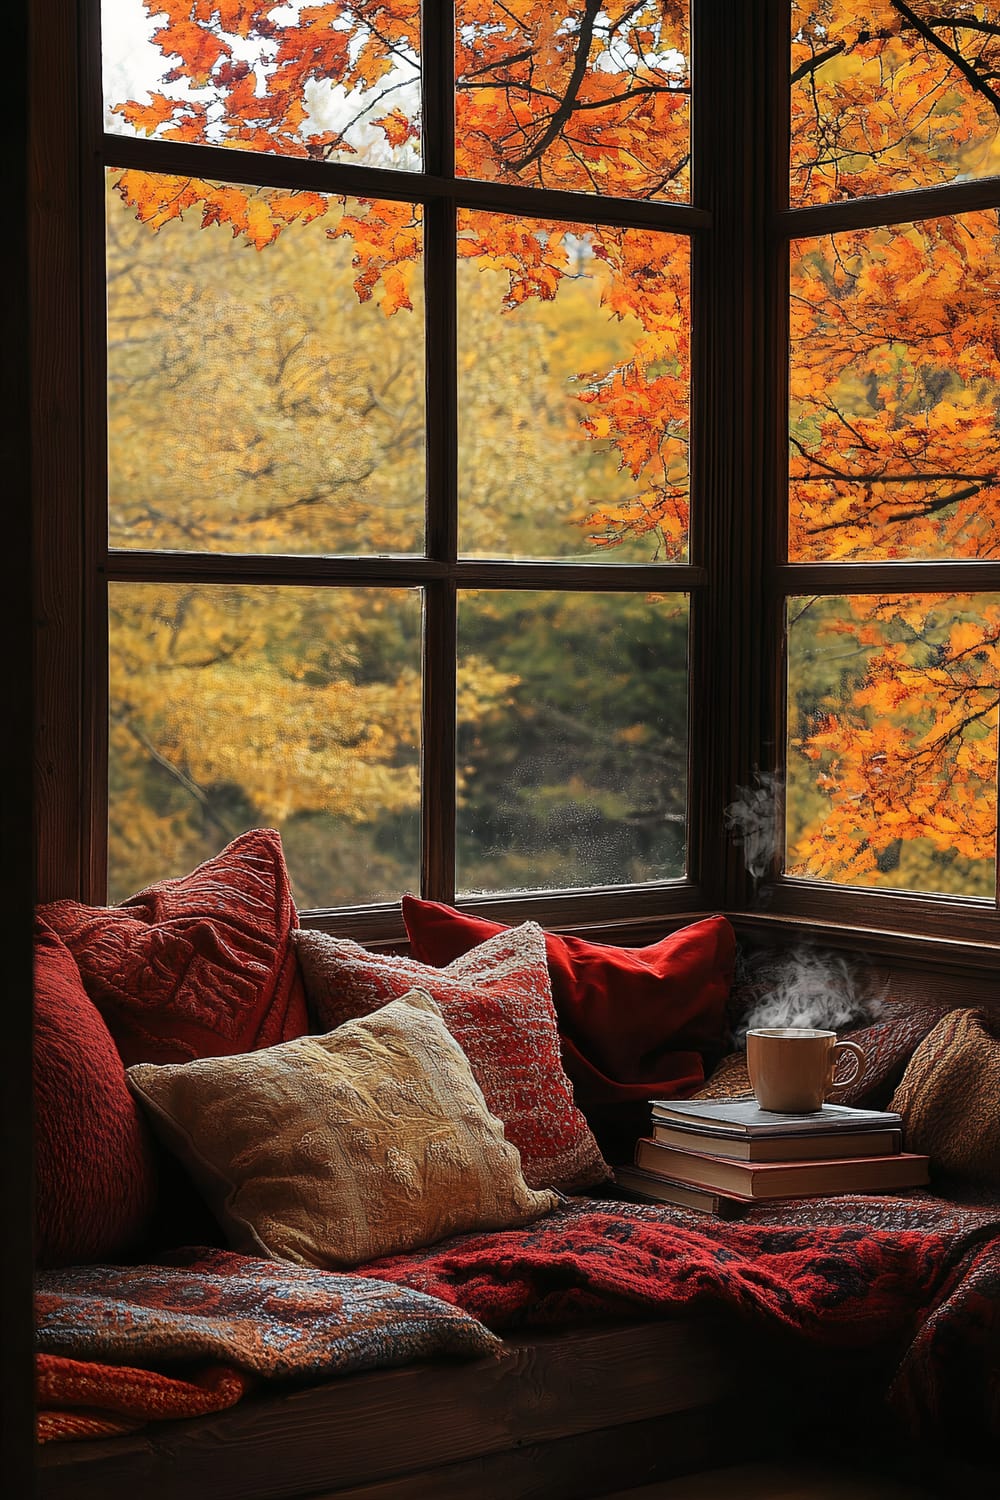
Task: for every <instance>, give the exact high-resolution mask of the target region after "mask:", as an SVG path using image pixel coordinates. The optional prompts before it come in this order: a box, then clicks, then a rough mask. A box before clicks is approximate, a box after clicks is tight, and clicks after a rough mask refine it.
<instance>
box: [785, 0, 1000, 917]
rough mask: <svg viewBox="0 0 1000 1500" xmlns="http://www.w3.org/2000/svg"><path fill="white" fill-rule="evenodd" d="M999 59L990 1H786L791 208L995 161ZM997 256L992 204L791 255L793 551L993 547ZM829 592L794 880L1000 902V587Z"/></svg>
mask: <svg viewBox="0 0 1000 1500" xmlns="http://www.w3.org/2000/svg"><path fill="white" fill-rule="evenodd" d="M998 60H1000V6H998V5H996V4H972V3H969V0H956V3H954V4H951V3H947V0H935V3H933V4H931V3H927V0H913V3H911V4H906V3H898V0H881V3H879V0H872V3H867V4H857V3H853V0H852V3H851V4H847V3H842V0H819V3H813V4H810V5H807V4H801V5H797V6H796V7H795V10H794V19H793V46H792V59H791V63H792V80H793V82H792V95H791V98H792V125H793V136H792V156H791V196H792V203H793V204H799V203H807V202H824V201H836V200H839V199H844V198H849V197H852V196H857V195H872V194H879V193H886V192H892V191H900V190H907V189H912V188H917V187H930V186H937V185H940V184H943V183H947V182H951V181H954V180H956V179H958V178H961V177H966V178H968V177H975V176H980V175H984V174H988V173H991V172H992V173H996V172H997V171H1000V141H998V132H1000V97H998V96H997V94H996V92H995V80H994V78H993V76H992V75H993V70H994V68H995V66H996V63H997V61H998ZM998 265H1000V226H998V216H997V214H996V212H994V211H985V212H975V213H966V214H963V215H961V216H955V217H951V218H937V219H932V220H924V221H921V222H914V223H902V224H896V225H893V226H889V227H885V228H878V229H865V230H851V231H844V232H841V233H838V234H833V235H827V236H824V237H822V238H817V239H814V240H801V241H798V242H797V243H794V244H793V246H792V260H791V269H792V275H791V328H790V332H791V368H790V397H791V410H790V419H791V425H790V461H789V478H790V491H789V557H790V559H791V560H793V561H800V562H808V561H816V562H840V561H845V562H873V561H908V560H917V559H929V560H933V559H938V560H949V559H954V560H967V559H972V560H987V559H991V558H995V557H996V556H997V534H998V526H1000V421H998V411H1000V297H998V293H1000V276H998V272H997V267H998ZM838 603H839V614H838V615H837V616H836V617H832V616H831V612H830V611H826V612H824V611H822V610H820V609H819V608H818V607H817V606H816V605H815V604H814V605H812V606H808V607H807V608H806V610H805V611H804V612H803V614H802V616H801V619H800V621H799V623H797V624H796V625H795V626H793V628H792V630H791V636H790V649H789V659H790V683H789V687H790V705H789V734H790V749H789V756H790V764H789V775H790V778H791V783H792V789H793V790H792V791H791V792H790V794H789V798H788V809H789V835H790V848H789V860H788V863H789V866H790V868H791V870H792V872H793V873H797V874H803V875H809V876H813V877H818V878H822V879H833V880H837V881H841V882H848V883H857V884H873V885H882V884H889V885H901V886H909V887H912V888H917V889H923V890H948V891H956V892H957V893H965V894H977V895H989V894H991V892H992V890H993V867H994V859H995V852H996V850H995V845H996V800H997V710H998V705H1000V658H998V652H997V630H998V625H1000V615H998V601H997V599H996V597H995V596H988V597H984V596H982V595H979V596H959V595H949V596H935V597H929V596H903V595H894V596H861V595H858V596H853V597H851V598H849V599H844V600H841V601H838ZM838 641H839V642H840V646H839V648H838ZM819 659H824V660H825V662H826V666H825V668H824V669H823V673H822V674H818V673H817V669H816V668H815V666H814V665H812V664H813V663H814V662H815V661H817V660H819ZM859 664H860V665H859ZM824 674H825V675H824ZM821 679H822V680H821ZM806 683H808V688H807V687H806V686H804V684H806ZM803 762H805V764H806V765H807V766H809V767H811V769H809V770H808V771H807V770H805V769H804V768H803ZM807 784H808V790H807Z"/></svg>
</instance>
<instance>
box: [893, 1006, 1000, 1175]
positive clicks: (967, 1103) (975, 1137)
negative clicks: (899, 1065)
mask: <svg viewBox="0 0 1000 1500" xmlns="http://www.w3.org/2000/svg"><path fill="white" fill-rule="evenodd" d="M889 1108H890V1109H895V1110H898V1111H899V1113H900V1114H901V1115H902V1117H903V1136H904V1139H905V1141H906V1149H907V1150H908V1151H925V1152H926V1153H927V1155H928V1156H929V1157H930V1159H931V1166H932V1168H934V1169H936V1170H937V1171H938V1172H943V1173H947V1174H949V1175H951V1176H955V1177H964V1178H967V1179H969V1180H971V1181H973V1182H979V1183H984V1184H986V1185H987V1186H988V1187H993V1188H1000V1021H998V1018H997V1017H996V1016H995V1015H990V1014H989V1012H987V1011H984V1010H953V1011H951V1012H950V1013H949V1014H948V1015H946V1016H944V1017H942V1019H941V1020H940V1021H939V1022H938V1023H937V1025H936V1026H935V1027H934V1029H933V1031H931V1032H929V1033H928V1035H927V1036H926V1037H925V1038H924V1040H923V1041H922V1042H921V1043H920V1046H919V1047H918V1048H917V1050H916V1051H915V1052H914V1054H913V1056H912V1057H911V1058H910V1061H909V1063H908V1064H907V1068H906V1072H905V1073H904V1074H903V1077H902V1079H901V1080H900V1083H899V1087H898V1088H897V1089H896V1092H895V1094H894V1095H893V1096H892V1101H891V1103H890V1105H889Z"/></svg>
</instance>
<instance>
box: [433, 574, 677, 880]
mask: <svg viewBox="0 0 1000 1500" xmlns="http://www.w3.org/2000/svg"><path fill="white" fill-rule="evenodd" d="M687 618H688V616H687V599H686V598H685V597H684V596H683V595H678V594H656V595H642V594H576V593H536V592H520V591H518V592H510V593H506V592H503V593H501V592H494V591H488V592H477V593H466V594H464V595H461V596H460V598H459V617H458V623H459V657H458V671H459V703H458V854H457V868H458V885H459V889H460V890H461V891H462V892H465V893H472V892H480V891H481V892H489V891H535V890H545V889H554V888H563V889H565V888H573V887H583V886H598V885H604V886H607V885H612V886H613V885H628V884H632V883H634V882H637V881H651V880H671V879H676V878H678V877H680V876H682V875H683V874H684V869H685V822H686V812H685V809H686V786H687V634H688V626H687Z"/></svg>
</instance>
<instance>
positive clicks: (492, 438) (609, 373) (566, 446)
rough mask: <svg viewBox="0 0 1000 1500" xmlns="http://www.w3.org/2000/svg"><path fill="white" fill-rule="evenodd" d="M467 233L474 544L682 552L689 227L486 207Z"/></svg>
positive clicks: (592, 552)
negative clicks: (539, 216) (685, 233)
mask: <svg viewBox="0 0 1000 1500" xmlns="http://www.w3.org/2000/svg"><path fill="white" fill-rule="evenodd" d="M459 234H460V239H459V251H460V257H461V258H460V260H459V266H458V287H459V332H458V359H459V494H460V508H459V540H460V546H461V550H462V552H463V553H464V554H465V555H466V556H471V557H517V558H545V557H552V558H563V559H566V558H576V559H579V560H583V561H591V562H593V561H600V562H622V563H627V562H657V561H661V562H676V561H682V560H683V559H684V558H685V557H686V555H687V533H688V492H689V473H688V449H689V422H688V412H689V402H688V386H689V325H690V310H689V248H688V241H687V240H686V239H685V238H684V237H682V236H680V235H675V234H660V233H653V232H650V231H646V230H638V229H607V228H598V227H596V226H590V225H588V226H584V225H579V224H547V223H543V222H541V221H540V220H525V219H515V218H510V217H507V216H506V215H501V214H485V213H472V212H468V213H462V214H461V215H460V218H459Z"/></svg>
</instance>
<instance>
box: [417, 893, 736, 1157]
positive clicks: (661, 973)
mask: <svg viewBox="0 0 1000 1500" xmlns="http://www.w3.org/2000/svg"><path fill="white" fill-rule="evenodd" d="M403 917H404V920H405V922H406V931H407V933H408V935H409V939H410V947H411V950H412V952H413V955H414V957H415V958H418V959H419V960H420V961H421V962H422V963H429V964H435V965H437V966H438V967H440V966H442V965H444V964H447V963H451V962H452V960H453V959H455V958H457V957H458V956H459V955H460V954H463V953H466V952H468V950H469V949H470V948H472V947H474V946H475V945H476V944H477V943H481V942H483V941H485V939H486V938H488V937H491V936H493V934H494V933H497V932H502V931H503V930H504V929H503V924H501V923H499V922H489V921H486V920H485V919H484V918H482V917H470V916H466V915H465V914H464V913H462V912H459V911H456V910H455V909H454V907H451V906H444V905H442V904H441V903H440V902H437V901H418V900H417V899H416V898H415V897H414V896H404V897H403ZM545 950H546V958H547V960H548V966H549V973H550V975H551V977H552V998H553V1001H554V1003H555V1008H556V1014H557V1015H558V1017H559V1031H560V1035H561V1037H562V1043H563V1062H564V1064H565V1067H566V1071H567V1073H568V1074H569V1076H570V1078H571V1079H572V1080H573V1085H574V1094H575V1097H576V1102H577V1103H578V1104H579V1106H580V1108H581V1109H582V1110H583V1111H584V1112H585V1113H586V1114H587V1115H588V1116H589V1117H590V1118H591V1123H592V1124H594V1123H595V1121H594V1116H593V1114H592V1112H593V1111H597V1112H600V1111H601V1110H603V1109H605V1108H606V1107H608V1106H611V1107H618V1106H622V1105H626V1104H629V1103H630V1102H641V1101H645V1100H648V1099H651V1098H655V1097H658V1096H661V1095H668V1096H669V1095H675V1096H676V1095H684V1094H686V1093H690V1092H691V1090H692V1089H695V1088H697V1087H698V1085H699V1084H700V1083H701V1082H702V1081H703V1079H704V1077H705V1059H706V1058H708V1059H710V1060H711V1061H714V1060H715V1058H716V1057H717V1056H718V1054H719V1053H720V1051H721V1050H722V1046H723V1037H724V1031H725V1007H726V1000H727V998H728V995H729V986H730V984H731V982H732V975H733V962H734V959H735V955H736V938H735V934H734V933H733V929H732V927H731V926H730V924H729V922H727V920H726V918H725V917H707V918H706V919H705V920H704V921H702V922H695V923H693V924H692V925H691V926H689V927H682V928H681V929H680V930H679V931H678V932H672V933H670V935H669V936H668V937H665V938H663V939H662V940H661V941H660V942H658V943H653V944H651V945H650V946H649V947H646V948H616V947H612V946H611V945H610V944H608V943H590V942H587V941H586V940H585V939H583V938H577V937H561V936H558V935H557V934H555V933H551V932H549V933H546V934H545ZM598 1138H599V1139H600V1131H599V1132H598ZM602 1144H603V1142H602Z"/></svg>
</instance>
